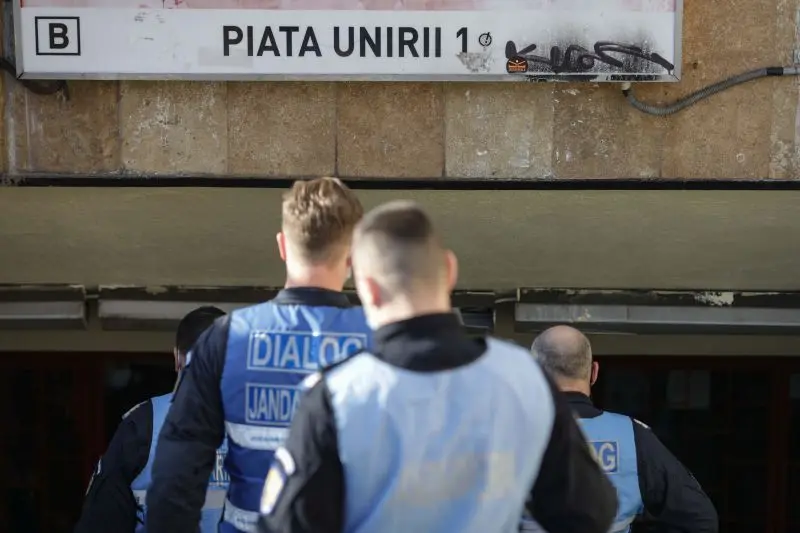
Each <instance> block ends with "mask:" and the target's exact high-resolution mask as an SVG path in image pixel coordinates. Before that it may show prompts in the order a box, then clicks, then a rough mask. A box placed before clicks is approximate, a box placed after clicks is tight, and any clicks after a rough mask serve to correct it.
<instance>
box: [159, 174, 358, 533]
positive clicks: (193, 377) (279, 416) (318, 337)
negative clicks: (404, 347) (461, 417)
mask: <svg viewBox="0 0 800 533" xmlns="http://www.w3.org/2000/svg"><path fill="white" fill-rule="evenodd" d="M362 214H363V208H362V206H361V203H360V202H359V200H358V198H357V197H356V196H355V194H354V193H353V192H352V191H351V190H350V189H348V188H347V187H346V186H345V185H344V184H343V183H342V182H341V181H339V180H338V179H334V178H320V179H315V180H310V181H298V182H296V183H295V184H294V186H293V187H292V189H291V190H290V191H289V192H288V193H287V194H286V195H285V196H284V199H283V211H282V225H281V231H280V232H279V233H278V234H277V242H278V251H279V253H280V257H281V259H282V260H283V261H284V262H285V263H286V285H285V288H284V289H283V290H282V291H280V293H278V295H277V296H276V297H275V298H274V299H272V300H271V301H269V302H266V303H262V304H260V305H256V306H252V307H248V308H245V309H239V310H236V311H234V312H232V313H231V314H230V315H228V316H227V317H225V318H223V319H220V320H217V321H216V322H215V323H214V325H213V326H212V327H211V328H210V329H209V330H208V331H206V333H205V334H203V336H202V337H200V339H199V340H198V341H197V343H196V344H195V347H194V349H193V350H192V355H191V360H190V361H189V362H188V363H187V366H186V371H185V372H184V375H183V379H182V381H181V383H179V385H178V387H177V390H176V391H175V397H174V400H173V405H172V408H171V409H170V412H169V415H168V416H167V419H166V421H165V423H164V427H163V429H162V431H161V437H160V439H159V441H158V448H157V451H156V458H155V464H154V466H153V482H152V486H151V488H150V490H148V493H147V507H148V514H147V530H148V533H196V531H197V523H198V520H199V516H200V509H201V508H202V507H203V501H204V497H205V496H204V494H205V485H206V483H207V481H208V476H209V473H210V471H211V468H212V466H213V463H214V453H215V450H216V449H217V447H218V446H219V445H220V444H221V443H222V441H223V438H224V437H225V434H226V433H227V436H228V454H227V457H226V460H225V467H226V470H227V471H228V473H229V476H230V486H229V490H228V495H227V498H226V501H225V509H224V512H223V517H222V521H221V522H220V525H219V531H220V532H221V533H235V532H249V531H254V530H255V527H256V522H257V519H258V509H259V499H260V496H261V488H262V486H263V482H264V477H265V476H266V474H267V470H268V469H269V466H270V463H271V461H272V457H273V455H274V454H275V451H276V450H277V449H278V448H279V447H280V445H281V444H282V443H283V441H284V440H285V437H286V434H287V432H288V429H289V425H290V423H291V420H292V417H293V414H294V410H295V406H296V404H297V401H298V398H299V392H298V391H299V387H300V384H301V382H302V380H303V379H304V378H305V377H306V376H308V375H309V374H311V373H313V372H316V371H317V370H318V369H320V368H323V367H325V366H327V365H330V364H333V363H336V362H338V361H341V360H343V359H345V358H347V357H349V356H350V355H352V354H353V353H355V352H357V351H359V350H361V349H363V348H366V347H367V346H368V345H369V341H370V338H371V332H370V330H369V327H368V326H367V323H366V320H365V317H364V313H363V311H362V309H361V308H360V307H352V306H351V305H350V302H349V300H348V298H347V296H346V295H345V294H343V293H342V292H341V291H342V288H343V286H344V283H345V281H346V280H347V278H348V277H349V272H350V243H351V239H352V233H353V228H354V227H355V225H356V224H357V223H358V221H359V220H360V219H361V216H362Z"/></svg>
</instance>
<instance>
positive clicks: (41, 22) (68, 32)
mask: <svg viewBox="0 0 800 533" xmlns="http://www.w3.org/2000/svg"><path fill="white" fill-rule="evenodd" d="M35 24H36V55H37V56H79V55H81V20H80V18H78V17H36V18H35Z"/></svg>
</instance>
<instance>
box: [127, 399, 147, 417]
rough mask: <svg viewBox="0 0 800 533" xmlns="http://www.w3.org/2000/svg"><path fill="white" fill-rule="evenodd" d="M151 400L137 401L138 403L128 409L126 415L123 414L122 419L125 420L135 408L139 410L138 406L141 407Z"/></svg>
mask: <svg viewBox="0 0 800 533" xmlns="http://www.w3.org/2000/svg"><path fill="white" fill-rule="evenodd" d="M149 401H150V400H145V401H143V402H139V403H137V404H136V405H134V406H133V407H131V408H130V409H128V411H127V412H126V413H125V414H124V415H122V419H123V420H125V419H126V418H128V416H129V415H130V414H131V413H132V412H134V411H135V410H137V409H138V408H140V407H141V406H143V405H144V404H146V403H147V402H149Z"/></svg>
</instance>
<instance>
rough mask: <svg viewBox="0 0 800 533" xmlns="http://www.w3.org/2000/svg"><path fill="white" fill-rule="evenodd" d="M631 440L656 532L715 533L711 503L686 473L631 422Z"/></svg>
mask: <svg viewBox="0 0 800 533" xmlns="http://www.w3.org/2000/svg"><path fill="white" fill-rule="evenodd" d="M633 437H634V439H635V442H636V463H637V466H638V469H639V490H640V491H641V494H642V501H643V502H644V508H645V512H646V514H647V517H648V519H652V520H654V521H655V522H657V524H658V526H659V529H658V531H663V532H669V533H717V531H718V530H719V520H718V518H717V511H716V509H714V504H713V503H711V499H710V498H709V497H708V496H707V495H706V493H705V492H704V491H703V489H702V487H700V484H699V483H698V482H697V480H696V479H695V478H694V476H693V475H692V474H691V473H690V472H689V470H687V469H686V467H685V466H683V464H681V462H680V461H678V459H677V458H676V457H675V456H674V455H672V453H671V452H670V451H669V450H668V449H667V448H666V446H664V444H662V442H661V441H660V440H658V437H656V435H655V433H653V432H652V431H651V430H650V428H648V427H647V426H645V425H644V424H642V423H641V422H638V421H634V423H633Z"/></svg>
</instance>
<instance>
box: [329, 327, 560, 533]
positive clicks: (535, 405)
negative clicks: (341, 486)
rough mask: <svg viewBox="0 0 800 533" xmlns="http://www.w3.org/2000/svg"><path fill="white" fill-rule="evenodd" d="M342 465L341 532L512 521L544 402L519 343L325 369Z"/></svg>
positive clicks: (461, 530) (489, 526) (531, 468)
mask: <svg viewBox="0 0 800 533" xmlns="http://www.w3.org/2000/svg"><path fill="white" fill-rule="evenodd" d="M324 379H325V382H326V385H327V387H328V389H329V390H330V393H331V401H332V408H333V412H334V416H335V418H336V426H337V431H338V443H339V455H340V458H341V461H342V464H343V466H344V474H345V487H346V494H345V498H344V501H345V513H344V516H345V525H344V529H343V532H344V533H375V532H380V533H414V532H419V533H422V532H424V533H454V532H458V533H512V532H516V531H517V527H518V525H519V517H520V516H521V514H522V508H523V503H524V501H525V498H526V495H527V493H528V492H530V487H531V485H532V484H533V483H534V481H535V479H536V476H537V474H538V471H539V467H540V464H541V461H542V456H543V455H544V450H545V448H546V446H547V443H548V442H549V440H550V432H551V430H552V427H553V419H554V405H553V400H552V393H551V391H550V388H549V387H548V385H547V382H546V381H545V378H544V376H543V373H542V370H541V369H540V367H539V366H538V365H537V364H536V362H535V361H534V360H533V359H532V358H531V357H530V354H529V353H528V352H527V351H526V350H524V349H522V348H520V347H518V346H516V345H512V344H509V343H506V342H503V341H499V340H495V339H489V340H488V341H487V351H486V353H484V354H483V355H482V356H481V357H480V358H479V359H477V360H476V361H474V362H473V363H471V364H469V365H466V366H463V367H460V368H457V369H454V370H452V371H442V372H412V371H409V370H404V369H401V368H398V367H395V366H392V365H390V364H388V363H386V362H384V361H381V360H380V359H378V358H377V357H375V356H373V355H371V354H368V353H362V354H359V355H358V356H356V357H355V358H354V359H353V360H351V361H348V362H347V363H346V364H344V365H340V366H337V367H335V368H332V369H330V370H329V371H328V372H326V373H325V374H324Z"/></svg>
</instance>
